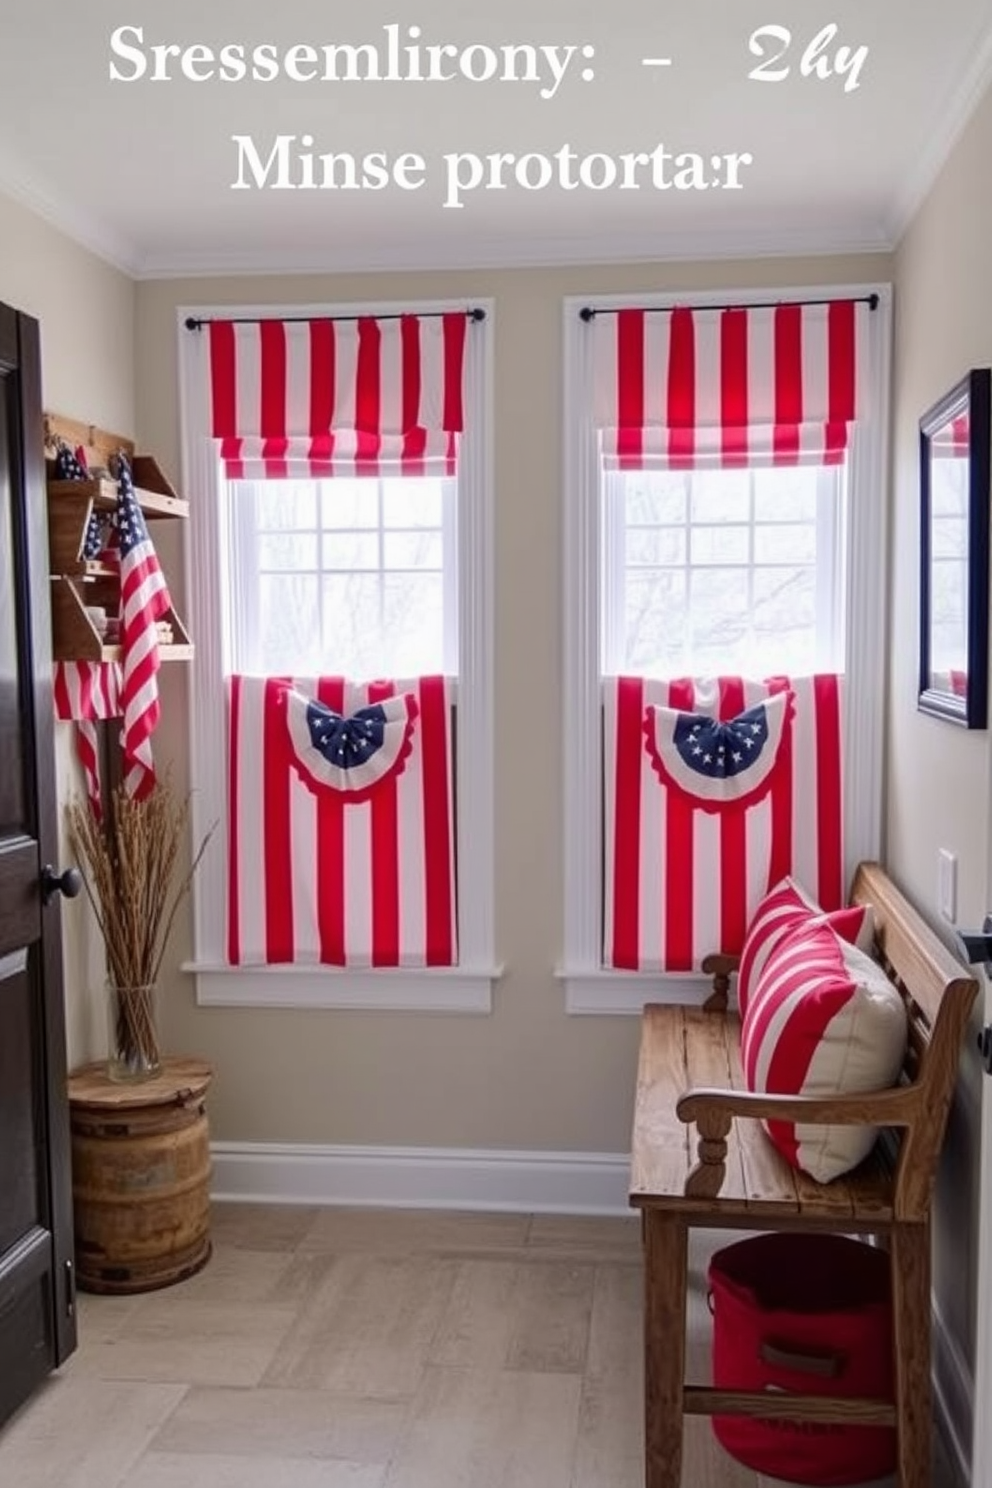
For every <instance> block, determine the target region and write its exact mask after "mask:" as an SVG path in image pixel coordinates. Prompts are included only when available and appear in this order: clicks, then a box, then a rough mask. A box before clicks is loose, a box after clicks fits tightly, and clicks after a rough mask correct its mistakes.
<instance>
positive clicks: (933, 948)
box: [851, 863, 978, 1219]
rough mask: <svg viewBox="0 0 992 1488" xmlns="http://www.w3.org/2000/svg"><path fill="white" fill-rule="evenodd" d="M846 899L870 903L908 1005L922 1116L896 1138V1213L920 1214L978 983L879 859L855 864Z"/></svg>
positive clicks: (881, 948)
mask: <svg viewBox="0 0 992 1488" xmlns="http://www.w3.org/2000/svg"><path fill="white" fill-rule="evenodd" d="M851 899H852V901H853V902H854V903H855V904H870V905H871V906H872V908H873V910H874V913H875V939H876V944H877V949H878V954H879V959H880V960H881V962H882V964H883V966H884V967H885V969H886V971H887V973H888V974H889V976H890V977H891V979H892V981H893V982H894V983H895V985H896V986H897V987H898V988H899V991H900V992H901V994H902V996H903V999H904V1001H905V1002H906V1005H907V1013H908V1016H909V1028H910V1036H909V1046H908V1051H907V1062H906V1076H907V1078H908V1079H909V1080H911V1081H912V1083H913V1084H914V1085H916V1086H918V1088H919V1090H920V1095H921V1107H922V1109H923V1110H924V1111H925V1113H926V1117H925V1120H922V1121H919V1122H917V1123H916V1124H915V1125H914V1127H913V1128H912V1129H911V1130H910V1131H909V1132H907V1133H906V1134H905V1135H904V1137H903V1139H902V1142H901V1144H900V1152H899V1162H898V1167H897V1171H896V1193H895V1212H896V1215H897V1217H898V1218H900V1219H922V1218H923V1217H924V1216H925V1215H926V1213H927V1212H928V1210H929V1206H930V1199H931V1196H932V1193H933V1185H934V1183H935V1181H936V1175H937V1160H938V1158H939V1156H940V1149H941V1146H942V1145H943V1140H944V1130H945V1127H946V1125H947V1115H948V1112H949V1110H950V1106H951V1100H952V1097H953V1094H954V1085H955V1081H956V1078H957V1069H958V1062H959V1059H960V1054H961V1041H962V1038H963V1037H964V1032H965V1029H966V1027H967V1025H968V1019H969V1017H970V1016H971V1010H972V1007H973V1005H974V1001H975V997H976V995H977V993H978V983H977V981H976V980H975V979H974V977H970V976H968V975H966V974H965V972H964V969H963V967H962V966H961V963H960V962H959V961H956V960H955V959H954V957H953V956H952V955H951V953H950V951H948V950H947V948H946V947H945V946H944V945H943V944H942V942H941V941H940V940H939V939H938V937H937V936H936V935H935V934H934V932H933V931H932V930H931V929H930V926H929V925H928V924H927V923H926V921H925V920H924V919H923V918H922V916H921V915H919V914H918V913H917V912H916V910H915V909H913V907H912V905H911V904H909V903H908V901H907V900H906V899H905V898H904V897H903V896H902V894H901V893H900V892H899V890H898V889H897V888H896V886H895V885H894V884H893V882H892V880H891V879H890V878H889V877H888V875H887V874H886V873H885V871H884V869H882V868H881V867H880V866H879V864H877V863H862V864H861V865H860V867H859V868H858V871H857V873H856V875H855V879H854V887H853V889H852V891H851Z"/></svg>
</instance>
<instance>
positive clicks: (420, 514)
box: [382, 476, 445, 527]
mask: <svg viewBox="0 0 992 1488" xmlns="http://www.w3.org/2000/svg"><path fill="white" fill-rule="evenodd" d="M444 484H445V482H444V481H443V480H440V479H437V478H434V479H427V478H424V479H419V478H417V477H415V476H410V477H407V478H400V477H397V478H395V479H392V480H384V481H383V483H382V511H383V522H384V525H385V526H387V527H440V526H441V504H442V490H443V487H444Z"/></svg>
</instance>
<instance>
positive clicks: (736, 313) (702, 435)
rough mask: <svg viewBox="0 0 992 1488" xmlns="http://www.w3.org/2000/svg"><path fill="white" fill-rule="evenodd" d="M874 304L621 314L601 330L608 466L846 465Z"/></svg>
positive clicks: (599, 322)
mask: <svg viewBox="0 0 992 1488" xmlns="http://www.w3.org/2000/svg"><path fill="white" fill-rule="evenodd" d="M869 314H870V310H869V308H868V306H867V304H864V303H862V302H859V301H853V300H833V301H831V302H829V303H828V304H799V303H797V304H781V305H775V306H770V307H765V306H760V307H757V306H756V307H754V308H747V307H735V308H730V309H719V308H714V309H689V308H687V307H681V308H675V309H671V310H620V311H618V312H617V313H616V314H607V313H605V312H600V313H599V314H597V315H596V316H595V317H594V318H593V320H592V333H593V335H594V337H595V344H594V369H595V370H594V377H595V421H596V425H597V427H598V428H599V429H600V430H601V431H602V450H603V456H604V460H605V461H606V463H607V465H609V466H612V467H613V468H619V469H622V470H637V469H642V468H645V467H647V466H661V467H667V468H670V469H682V470H688V469H694V468H699V467H705V466H711V465H712V466H724V467H726V466H746V465H754V464H759V463H761V464H773V465H790V464H793V465H794V464H798V463H800V462H807V461H808V462H815V463H825V464H839V463H841V462H842V461H843V458H844V452H845V450H846V448H847V443H848V431H849V429H850V426H851V424H852V423H853V422H854V421H855V420H856V419H857V418H859V417H861V416H863V415H864V412H865V409H864V399H865V391H864V387H863V379H861V378H859V375H858V365H859V360H860V357H859V349H860V347H861V346H862V345H863V344H864V338H865V331H866V317H867V316H868V315H869Z"/></svg>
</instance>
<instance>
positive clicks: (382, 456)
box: [209, 311, 468, 480]
mask: <svg viewBox="0 0 992 1488" xmlns="http://www.w3.org/2000/svg"><path fill="white" fill-rule="evenodd" d="M467 326H468V320H467V317H466V315H465V314H464V312H461V311H459V312H457V313H452V314H448V315H441V316H435V317H418V316H416V315H402V316H397V317H395V318H393V319H382V320H377V319H376V318H375V317H374V316H361V317H359V318H358V319H356V320H348V321H346V320H327V319H323V320H319V319H315V320H304V321H283V320H261V321H253V322H250V323H247V324H240V323H235V322H232V321H223V320H220V321H212V322H211V324H210V326H209V335H210V340H209V369H210V407H211V430H212V434H213V437H214V438H215V439H216V440H219V441H220V451H221V458H222V459H223V461H224V464H225V468H226V472H227V475H228V478H229V479H231V480H243V479H265V478H268V479H286V478H287V477H288V476H289V475H290V474H291V473H292V472H300V471H302V472H303V473H305V474H307V475H309V476H311V477H313V478H315V479H323V478H328V477H331V476H334V475H355V474H366V475H375V474H378V473H379V471H380V469H381V468H383V467H387V468H397V469H398V470H399V472H400V473H401V474H404V475H427V474H431V473H433V472H437V473H441V474H447V475H452V474H454V469H455V454H456V446H457V438H458V435H459V433H460V432H461V430H462V428H463V427H464V424H463V414H464V410H463V374H464V361H465V337H466V331H467Z"/></svg>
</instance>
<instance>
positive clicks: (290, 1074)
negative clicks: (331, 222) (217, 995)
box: [137, 257, 892, 1152]
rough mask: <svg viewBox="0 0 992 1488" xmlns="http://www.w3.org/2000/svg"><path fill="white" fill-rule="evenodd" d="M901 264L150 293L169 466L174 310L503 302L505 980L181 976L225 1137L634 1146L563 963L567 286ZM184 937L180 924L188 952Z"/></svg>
mask: <svg viewBox="0 0 992 1488" xmlns="http://www.w3.org/2000/svg"><path fill="white" fill-rule="evenodd" d="M891 267H892V266H891V261H890V260H889V259H887V258H885V257H868V258H861V259H854V260H844V261H837V260H821V261H809V260H808V261H805V262H798V263H797V262H786V261H784V260H783V261H777V260H773V261H765V262H764V263H761V264H727V263H724V264H707V265H701V266H697V267H695V268H693V269H686V268H676V267H672V266H668V267H659V266H643V267H628V268H623V269H620V268H609V269H606V268H601V269H585V270H574V271H572V270H569V271H564V270H530V271H512V272H505V273H481V272H480V273H461V274H449V273H445V274H407V275H403V276H397V275H383V276H365V277H363V278H357V277H355V278H334V279H331V278H324V279H317V278H306V279H303V278H298V279H295V280H291V279H276V278H268V279H255V280H248V279H245V280H238V281H232V280H227V281H220V280H214V281H197V282H188V281H187V282H175V281H171V282H159V283H145V284H141V285H139V286H138V310H137V347H138V366H137V384H138V429H139V434H140V437H141V438H142V440H143V441H144V443H145V445H146V446H147V447H149V448H153V449H155V450H156V452H158V453H159V454H160V456H161V457H162V458H163V459H164V462H165V464H166V466H167V467H168V468H169V469H170V471H172V472H174V473H178V471H179V464H180V457H179V428H178V413H177V407H176V369H175V356H176V315H175V310H176V306H177V305H183V304H187V305H188V304H197V303H200V304H210V303H213V302H217V303H222V302H225V301H227V302H230V301H241V302H243V303H255V302H257V303H265V302H267V301H268V302H270V303H292V302H300V303H305V302H307V301H309V302H319V301H322V300H323V301H328V300H330V301H343V300H348V299H364V300H369V299H376V298H379V299H388V300H396V299H410V300H416V299H418V298H440V297H444V296H449V295H450V296H452V297H454V298H456V299H471V298H472V297H473V296H492V297H493V298H494V299H495V302H496V311H495V338H496V339H495V369H496V387H495V405H496V406H495V431H496V471H495V476H496V553H495V566H496V574H497V587H496V665H497V676H496V717H497V722H496V729H497V744H496V760H497V779H496V792H497V801H496V821H497V864H496V928H497V959H498V960H501V961H503V962H505V964H506V967H507V975H506V977H505V979H504V981H503V982H502V983H501V984H500V985H499V987H498V988H497V991H496V994H495V1011H494V1013H493V1015H492V1016H491V1017H472V1016H467V1015H463V1016H461V1017H458V1016H442V1015H426V1014H406V1015H399V1014H396V1013H369V1014H361V1013H352V1012H337V1011H334V1012H274V1011H268V1010H264V1011H263V1010H248V1011H245V1010H233V1009H197V1008H196V1007H195V1005H194V1001H193V992H192V986H191V982H190V980H189V979H188V978H183V977H181V976H178V977H176V978H175V979H174V981H175V985H174V988H173V990H172V992H171V995H170V1000H169V1013H168V1035H169V1043H170V1045H171V1046H172V1047H174V1048H180V1047H181V1048H184V1049H188V1050H191V1051H195V1052H198V1053H200V1054H203V1055H206V1056H207V1057H209V1058H210V1059H212V1060H213V1061H214V1062H215V1064H216V1068H217V1080H216V1091H215V1092H214V1093H213V1094H212V1098H211V1113H212V1121H213V1125H214V1132H215V1135H216V1136H218V1137H220V1138H222V1139H227V1140H244V1141H247V1140H255V1141H266V1140H267V1141H283V1142H316V1143H321V1142H329V1143H337V1142H341V1143H373V1144H374V1143H384V1144H397V1145H406V1144H410V1145H417V1146H419V1145H423V1146H431V1145H435V1144H436V1145H440V1146H470V1147H493V1148H500V1147H504V1148H531V1149H538V1150H540V1149H545V1150H549V1149H575V1150H579V1151H594V1152H623V1151H625V1150H627V1147H628V1144H629V1123H630V1113H631V1101H632V1094H633V1081H634V1063H635V1052H636V1040H637V1032H638V1029H637V1021H636V1019H631V1018H622V1017H618V1018H576V1017H568V1016H566V1014H565V1013H564V1011H563V993H562V989H561V986H560V985H559V984H558V983H556V982H555V980H554V977H553V974H552V969H553V967H554V965H555V963H556V961H557V960H558V958H559V954H560V937H561V918H562V868H561V804H560V791H559V779H560V770H561V744H560V734H561V650H562V648H561V626H560V618H559V617H560V611H561V564H560V559H559V554H560V550H561V518H560V508H561V391H560V390H561V377H562V367H561V334H562V310H561V301H562V297H563V296H564V295H568V294H584V293H592V294H595V293H603V294H605V293H611V292H614V291H616V292H631V293H636V292H637V291H639V290H640V291H646V290H651V289H672V288H686V289H689V290H692V289H702V288H709V287H716V288H726V287H737V286H750V285H760V286H769V287H774V286H777V285H783V284H789V283H793V284H801V285H806V284H816V283H825V284H830V283H841V282H845V281H847V282H859V281H861V282H864V281H877V280H882V281H885V280H888V279H889V278H890V276H891ZM193 561H194V562H195V554H194V555H193ZM171 670H172V669H170V671H171ZM177 671H178V669H177ZM168 685H169V687H170V688H172V689H175V696H174V699H173V701H172V706H169V705H168V703H167V713H168V716H169V719H170V721H169V724H168V735H169V738H168V742H169V744H170V745H171V747H172V749H173V750H174V751H175V752H176V753H177V754H181V752H182V750H183V748H184V742H185V733H184V727H183V723H182V714H183V708H184V693H183V683H182V680H181V679H180V678H179V677H178V676H176V675H171V676H170V677H169V679H168ZM522 713H525V714H526V715H527V717H528V720H529V723H528V729H529V733H530V734H531V736H532V738H533V736H534V734H535V733H538V734H539V737H538V738H536V739H535V740H534V747H533V749H532V750H531V752H530V755H529V762H528V770H527V774H526V777H525V778H523V779H521V778H520V775H519V771H518V770H517V769H516V767H515V764H514V757H515V751H514V749H513V748H512V736H513V732H514V730H515V728H516V726H517V725H516V720H518V719H519V718H520V716H521V714H522ZM189 949H190V947H189V942H188V929H187V927H186V926H185V925H184V926H183V928H182V932H181V939H180V942H179V944H178V947H177V950H178V955H179V958H182V957H183V956H185V955H187V954H188V953H189Z"/></svg>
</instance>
